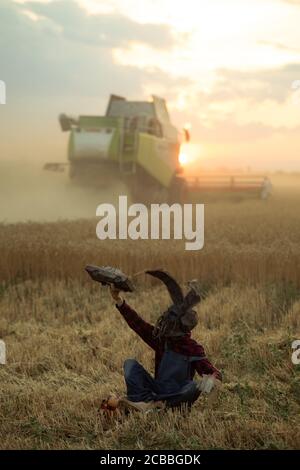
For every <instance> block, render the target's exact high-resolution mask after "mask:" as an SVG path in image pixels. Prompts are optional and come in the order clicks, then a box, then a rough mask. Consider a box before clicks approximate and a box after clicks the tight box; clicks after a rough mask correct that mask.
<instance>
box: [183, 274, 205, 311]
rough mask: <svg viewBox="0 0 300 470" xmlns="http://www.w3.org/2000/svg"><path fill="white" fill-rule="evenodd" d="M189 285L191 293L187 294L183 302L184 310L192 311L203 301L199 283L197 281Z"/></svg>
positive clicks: (190, 282)
mask: <svg viewBox="0 0 300 470" xmlns="http://www.w3.org/2000/svg"><path fill="white" fill-rule="evenodd" d="M188 285H189V287H190V291H189V292H188V293H187V295H186V296H185V298H184V301H183V309H184V310H189V309H192V308H193V307H195V305H197V304H198V303H199V302H200V301H201V300H202V296H201V292H200V287H199V284H198V281H197V280H193V281H189V283H188Z"/></svg>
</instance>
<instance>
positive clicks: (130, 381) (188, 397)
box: [124, 359, 200, 408]
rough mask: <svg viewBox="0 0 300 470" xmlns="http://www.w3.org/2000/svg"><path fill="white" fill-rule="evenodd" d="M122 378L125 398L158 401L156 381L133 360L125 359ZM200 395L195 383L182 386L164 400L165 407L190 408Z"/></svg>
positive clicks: (158, 393)
mask: <svg viewBox="0 0 300 470" xmlns="http://www.w3.org/2000/svg"><path fill="white" fill-rule="evenodd" d="M124 378H125V382H126V386H127V397H128V399H129V400H131V401H135V402H138V401H144V402H148V401H151V400H160V398H159V396H160V394H161V390H160V389H159V387H158V383H157V381H156V380H155V379H154V378H153V377H152V376H151V375H150V374H149V372H147V371H146V370H145V369H144V367H143V366H142V365H141V364H140V363H139V362H137V361H136V360H135V359H126V361H125V362H124ZM199 395H200V391H199V390H198V389H197V387H196V384H195V382H193V381H190V382H189V383H187V384H185V385H183V386H182V388H181V389H180V390H179V391H178V392H177V393H176V394H173V395H172V396H170V397H168V398H166V399H165V401H166V403H167V406H169V407H172V408H173V407H180V406H182V405H187V406H188V407H190V406H191V405H192V403H194V401H196V400H197V398H198V397H199Z"/></svg>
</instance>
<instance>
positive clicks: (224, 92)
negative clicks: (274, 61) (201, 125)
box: [206, 63, 300, 104]
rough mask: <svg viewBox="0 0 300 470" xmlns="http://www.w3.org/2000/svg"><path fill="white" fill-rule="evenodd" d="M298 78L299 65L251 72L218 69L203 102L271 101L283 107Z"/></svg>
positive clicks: (299, 74)
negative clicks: (292, 85) (213, 82)
mask: <svg viewBox="0 0 300 470" xmlns="http://www.w3.org/2000/svg"><path fill="white" fill-rule="evenodd" d="M299 77H300V63H293V64H287V65H283V66H281V67H278V68H270V69H257V70H252V71H240V70H230V69H219V70H217V73H216V83H215V85H214V87H213V89H212V91H211V92H210V93H209V94H208V95H207V96H206V99H207V100H209V101H210V102H225V101H235V100H238V99H244V100H246V101H248V102H250V103H252V104H255V103H261V102H263V101H267V100H270V101H274V102H276V103H279V104H283V103H284V102H285V101H286V100H287V98H288V97H289V96H290V93H291V84H292V82H293V81H295V80H297V79H299Z"/></svg>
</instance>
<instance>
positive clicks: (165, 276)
mask: <svg viewBox="0 0 300 470" xmlns="http://www.w3.org/2000/svg"><path fill="white" fill-rule="evenodd" d="M146 274H150V276H153V277H156V278H157V279H159V280H160V281H162V282H163V283H164V284H165V286H166V287H167V289H168V292H169V294H170V297H171V299H172V301H173V303H174V304H175V305H179V304H182V302H183V301H184V297H183V292H182V289H181V287H180V285H179V284H178V283H177V282H176V281H175V279H174V278H173V277H172V276H170V274H169V273H168V272H166V271H163V270H161V269H155V270H149V271H146Z"/></svg>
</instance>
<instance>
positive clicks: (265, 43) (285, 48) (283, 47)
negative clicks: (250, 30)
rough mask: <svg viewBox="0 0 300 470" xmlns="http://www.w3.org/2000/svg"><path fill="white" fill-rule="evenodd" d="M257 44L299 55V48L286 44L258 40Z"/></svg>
mask: <svg viewBox="0 0 300 470" xmlns="http://www.w3.org/2000/svg"><path fill="white" fill-rule="evenodd" d="M299 4H300V2H299ZM257 44H261V45H262V46H270V47H273V48H275V49H279V50H281V51H288V52H299V53H300V48H299V47H292V46H287V45H286V44H283V43H281V42H275V41H274V42H273V41H265V40H260V41H257Z"/></svg>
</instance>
